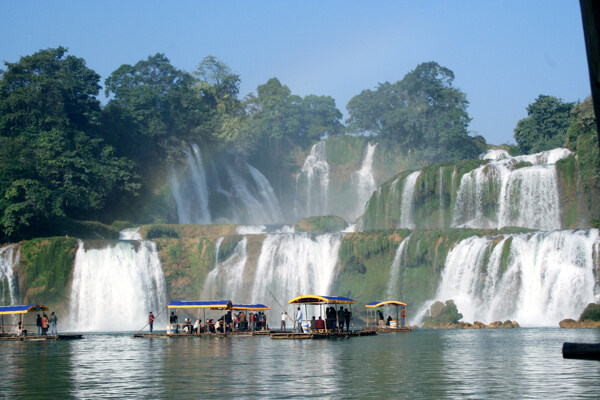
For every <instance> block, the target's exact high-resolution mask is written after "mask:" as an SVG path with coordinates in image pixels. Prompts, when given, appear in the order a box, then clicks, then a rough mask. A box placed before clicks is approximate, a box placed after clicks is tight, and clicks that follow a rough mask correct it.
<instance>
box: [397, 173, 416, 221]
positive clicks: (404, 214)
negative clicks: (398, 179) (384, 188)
mask: <svg viewBox="0 0 600 400" xmlns="http://www.w3.org/2000/svg"><path fill="white" fill-rule="evenodd" d="M420 175H421V171H415V172H413V173H411V174H410V175H408V176H407V177H406V178H404V184H403V186H402V203H401V205H400V207H401V209H400V226H399V228H408V229H413V228H414V227H415V224H414V222H413V216H412V211H413V206H414V197H415V186H416V184H417V179H418V178H419V176H420Z"/></svg>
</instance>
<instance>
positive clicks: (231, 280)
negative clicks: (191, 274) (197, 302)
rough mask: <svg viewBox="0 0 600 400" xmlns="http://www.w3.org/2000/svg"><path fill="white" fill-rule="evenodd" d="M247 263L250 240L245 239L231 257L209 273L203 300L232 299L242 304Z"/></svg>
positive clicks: (238, 244)
mask: <svg viewBox="0 0 600 400" xmlns="http://www.w3.org/2000/svg"><path fill="white" fill-rule="evenodd" d="M218 244H219V245H220V244H221V243H220V242H219V243H218ZM217 251H218V250H217ZM217 254H218V253H217ZM247 261H248V239H246V237H244V238H243V239H242V240H240V241H239V242H238V243H237V245H236V246H235V248H234V250H233V253H232V254H231V256H229V258H227V259H226V260H224V261H222V262H219V263H217V265H216V267H215V268H214V269H213V270H212V271H210V272H209V273H208V275H207V277H206V281H205V282H204V289H203V290H202V298H204V299H230V300H233V301H235V302H241V300H242V299H241V297H242V296H243V293H244V287H243V283H244V268H245V267H246V262H247Z"/></svg>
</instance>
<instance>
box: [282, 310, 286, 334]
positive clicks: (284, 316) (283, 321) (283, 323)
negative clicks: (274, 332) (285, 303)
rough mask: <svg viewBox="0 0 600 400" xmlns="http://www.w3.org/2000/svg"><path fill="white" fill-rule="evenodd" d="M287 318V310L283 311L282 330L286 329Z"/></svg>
mask: <svg viewBox="0 0 600 400" xmlns="http://www.w3.org/2000/svg"><path fill="white" fill-rule="evenodd" d="M286 318H287V313H286V312H285V311H282V312H281V330H282V331H285V319H286Z"/></svg>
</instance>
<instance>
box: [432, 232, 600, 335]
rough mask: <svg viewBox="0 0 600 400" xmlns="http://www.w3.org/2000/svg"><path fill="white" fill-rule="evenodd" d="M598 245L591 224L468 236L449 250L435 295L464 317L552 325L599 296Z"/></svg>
mask: <svg viewBox="0 0 600 400" xmlns="http://www.w3.org/2000/svg"><path fill="white" fill-rule="evenodd" d="M599 245H600V237H599V233H598V230H596V229H587V230H562V231H551V232H538V233H533V234H515V235H499V236H485V237H470V238H467V239H464V240H462V241H460V242H458V243H457V244H456V245H455V246H454V247H453V248H452V249H451V251H450V252H449V253H448V256H447V258H446V262H445V266H444V269H443V271H442V276H441V282H440V286H439V288H438V291H437V294H436V296H435V299H436V300H440V301H446V300H448V299H452V300H454V302H455V303H456V305H457V307H458V310H459V312H461V313H462V314H463V321H469V322H473V321H476V320H477V321H481V322H484V323H489V322H492V321H497V320H500V321H505V320H507V319H510V320H516V321H517V322H519V324H520V325H522V326H557V325H558V322H560V321H561V320H562V319H565V318H573V319H577V318H578V317H579V315H580V314H581V312H582V311H583V309H584V308H585V307H586V306H587V304H588V303H593V302H596V301H598V300H599V298H598V293H595V292H594V290H595V287H596V285H597V279H596V277H595V272H594V271H595V270H596V268H598V265H596V264H597V263H598V248H599ZM431 303H432V302H429V303H428V305H427V306H426V307H428V306H430V305H431Z"/></svg>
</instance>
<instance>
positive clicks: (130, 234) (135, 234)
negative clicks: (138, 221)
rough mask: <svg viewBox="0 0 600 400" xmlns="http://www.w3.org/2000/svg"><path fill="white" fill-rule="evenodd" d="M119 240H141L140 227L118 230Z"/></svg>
mask: <svg viewBox="0 0 600 400" xmlns="http://www.w3.org/2000/svg"><path fill="white" fill-rule="evenodd" d="M119 240H142V235H141V234H140V227H139V226H138V227H137V228H128V229H123V230H122V231H121V232H119Z"/></svg>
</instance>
